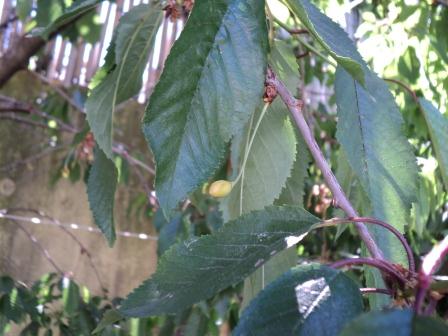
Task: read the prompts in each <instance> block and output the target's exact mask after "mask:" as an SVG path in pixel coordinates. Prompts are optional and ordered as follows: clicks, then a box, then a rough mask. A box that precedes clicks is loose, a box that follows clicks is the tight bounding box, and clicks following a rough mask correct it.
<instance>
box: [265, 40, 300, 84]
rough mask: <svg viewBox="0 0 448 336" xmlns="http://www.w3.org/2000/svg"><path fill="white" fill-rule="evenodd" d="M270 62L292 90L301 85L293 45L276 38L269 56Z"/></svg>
mask: <svg viewBox="0 0 448 336" xmlns="http://www.w3.org/2000/svg"><path fill="white" fill-rule="evenodd" d="M269 64H270V65H271V66H272V69H273V70H274V71H275V73H276V74H277V76H278V77H280V79H281V80H282V81H283V82H284V83H285V85H286V87H287V88H288V89H289V90H290V91H291V92H296V91H297V88H298V87H299V83H300V81H299V72H298V68H299V65H298V63H297V60H296V56H295V55H294V52H293V46H291V45H288V44H287V43H286V42H285V41H282V40H275V43H274V45H273V47H272V50H271V54H270V57H269Z"/></svg>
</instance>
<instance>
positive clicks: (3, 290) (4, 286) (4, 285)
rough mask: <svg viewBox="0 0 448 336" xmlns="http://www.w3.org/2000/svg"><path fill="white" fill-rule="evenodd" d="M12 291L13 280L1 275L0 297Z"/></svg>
mask: <svg viewBox="0 0 448 336" xmlns="http://www.w3.org/2000/svg"><path fill="white" fill-rule="evenodd" d="M13 289H14V280H13V279H12V278H11V277H9V276H7V275H3V276H1V277H0V295H3V294H9V293H11V291H12V290H13Z"/></svg>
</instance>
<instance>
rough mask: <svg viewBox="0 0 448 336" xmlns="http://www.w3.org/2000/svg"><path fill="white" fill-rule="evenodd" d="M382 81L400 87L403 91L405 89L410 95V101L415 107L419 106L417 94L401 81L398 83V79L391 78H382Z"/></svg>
mask: <svg viewBox="0 0 448 336" xmlns="http://www.w3.org/2000/svg"><path fill="white" fill-rule="evenodd" d="M383 79H384V80H385V81H387V82H391V83H395V84H398V85H400V86H401V87H402V88H403V89H405V90H406V91H407V92H409V93H410V95H411V96H412V99H413V100H414V101H415V102H416V103H417V105H420V102H419V100H418V97H417V94H416V93H415V91H414V90H412V89H411V88H410V87H409V86H408V85H406V84H405V83H403V82H402V81H399V80H398V79H393V78H383Z"/></svg>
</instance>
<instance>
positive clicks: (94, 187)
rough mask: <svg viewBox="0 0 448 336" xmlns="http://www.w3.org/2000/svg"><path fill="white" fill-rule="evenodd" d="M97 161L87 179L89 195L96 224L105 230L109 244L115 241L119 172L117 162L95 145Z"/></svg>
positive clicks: (94, 162)
mask: <svg viewBox="0 0 448 336" xmlns="http://www.w3.org/2000/svg"><path fill="white" fill-rule="evenodd" d="M94 154H95V161H93V165H92V168H91V169H90V173H89V179H88V181H87V196H88V198H89V204H90V209H91V210H92V213H93V218H94V219H95V223H96V225H97V226H98V227H99V228H100V230H101V231H102V232H103V234H104V236H105V237H106V239H107V241H108V242H109V245H110V246H112V245H113V244H114V242H115V238H116V236H115V227H114V196H115V189H116V187H117V179H118V173H117V169H116V168H115V164H114V162H113V161H112V160H110V159H108V158H107V156H106V155H105V154H104V153H103V151H102V150H101V149H99V148H98V147H95V152H94Z"/></svg>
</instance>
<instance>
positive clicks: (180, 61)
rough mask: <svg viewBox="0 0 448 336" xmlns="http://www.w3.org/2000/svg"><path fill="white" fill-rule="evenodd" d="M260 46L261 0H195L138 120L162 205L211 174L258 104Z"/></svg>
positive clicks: (263, 43) (263, 50)
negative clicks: (153, 162) (151, 158)
mask: <svg viewBox="0 0 448 336" xmlns="http://www.w3.org/2000/svg"><path fill="white" fill-rule="evenodd" d="M267 47H268V46H267V29H266V19H265V11H264V1H261V0H246V1H240V0H213V1H212V0H198V1H195V5H194V7H193V11H192V13H191V15H190V17H189V19H188V21H187V24H186V26H185V28H184V29H183V31H182V33H181V35H180V37H179V39H178V40H177V41H176V43H175V44H174V46H173V48H172V49H171V52H170V55H169V56H168V58H167V60H166V62H165V67H164V71H163V73H162V76H161V78H160V80H159V82H158V84H157V85H156V87H155V89H154V93H153V94H152V96H151V99H150V101H149V105H148V109H147V111H146V114H145V118H144V120H143V131H144V134H145V137H146V139H147V140H148V142H149V144H150V146H151V149H152V151H153V153H154V156H155V159H156V165H157V175H156V181H155V186H156V191H157V196H158V199H159V202H160V204H161V207H162V208H163V209H164V210H165V211H170V210H171V209H173V208H174V207H176V206H177V204H178V202H179V201H181V200H182V199H184V198H185V197H186V196H187V194H188V193H190V192H192V191H193V190H195V189H196V188H197V187H198V186H199V185H200V184H202V183H204V182H205V181H206V180H207V179H209V178H210V177H211V176H212V175H213V173H214V172H215V171H216V170H217V169H218V168H219V166H220V163H221V161H222V159H223V157H224V154H225V153H226V149H227V143H228V142H229V140H230V139H231V137H232V136H233V135H235V134H238V133H240V132H241V130H242V129H243V127H244V125H245V124H246V122H247V121H248V119H249V117H250V116H251V115H252V114H253V113H254V111H255V109H256V108H257V106H258V105H259V104H260V102H261V98H262V95H263V89H264V88H263V86H264V85H263V83H264V80H265V70H266V59H267V56H266V54H267Z"/></svg>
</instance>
